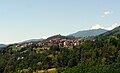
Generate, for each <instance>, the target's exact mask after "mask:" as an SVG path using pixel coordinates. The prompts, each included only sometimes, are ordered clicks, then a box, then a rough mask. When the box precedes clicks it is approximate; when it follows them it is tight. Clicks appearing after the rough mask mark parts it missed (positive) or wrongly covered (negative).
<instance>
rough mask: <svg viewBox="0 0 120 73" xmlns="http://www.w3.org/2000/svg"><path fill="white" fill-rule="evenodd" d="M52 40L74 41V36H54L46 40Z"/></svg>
mask: <svg viewBox="0 0 120 73" xmlns="http://www.w3.org/2000/svg"><path fill="white" fill-rule="evenodd" d="M54 38H61V39H75V37H74V36H63V35H60V34H58V35H54V36H51V37H48V38H47V39H46V40H50V39H54Z"/></svg>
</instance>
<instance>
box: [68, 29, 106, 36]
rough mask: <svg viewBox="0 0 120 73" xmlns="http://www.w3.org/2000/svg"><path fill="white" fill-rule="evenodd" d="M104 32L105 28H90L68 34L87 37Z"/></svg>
mask: <svg viewBox="0 0 120 73" xmlns="http://www.w3.org/2000/svg"><path fill="white" fill-rule="evenodd" d="M105 32H107V30H105V29H92V30H85V31H78V32H76V33H73V34H70V35H68V36H74V37H76V38H77V37H89V36H97V35H100V34H103V33H105Z"/></svg>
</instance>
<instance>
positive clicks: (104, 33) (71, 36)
mask: <svg viewBox="0 0 120 73" xmlns="http://www.w3.org/2000/svg"><path fill="white" fill-rule="evenodd" d="M119 31H120V27H116V28H115V29H113V30H111V31H108V30H106V29H91V30H84V31H78V32H76V33H73V34H69V35H68V36H63V35H60V34H59V35H53V36H51V37H48V38H47V39H43V38H41V39H29V40H26V41H23V42H19V43H29V42H39V41H43V40H49V39H51V38H67V39H74V38H84V37H91V36H98V35H100V36H109V35H116V34H118V33H120V32H119ZM16 43H18V42H16ZM11 44H13V43H11ZM5 46H6V45H4V44H0V48H1V47H5Z"/></svg>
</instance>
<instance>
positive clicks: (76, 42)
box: [16, 38, 82, 48]
mask: <svg viewBox="0 0 120 73" xmlns="http://www.w3.org/2000/svg"><path fill="white" fill-rule="evenodd" d="M81 43H82V42H81V40H80V39H76V40H69V39H61V38H53V39H50V40H46V41H41V42H30V43H24V44H16V47H21V48H24V47H29V46H31V45H34V46H36V47H42V46H48V47H50V46H53V45H59V46H62V47H65V46H77V45H80V44H81Z"/></svg>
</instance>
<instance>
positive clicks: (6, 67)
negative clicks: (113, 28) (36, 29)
mask: <svg viewBox="0 0 120 73" xmlns="http://www.w3.org/2000/svg"><path fill="white" fill-rule="evenodd" d="M25 45H26V44H25ZM0 73H120V36H118V35H117V34H116V35H114V36H113V35H112V36H104V37H100V38H99V39H94V40H85V41H81V43H80V44H79V45H66V46H64V45H60V44H54V45H52V46H48V45H40V46H38V45H36V43H34V44H31V43H30V45H29V46H25V47H23V46H17V45H9V46H7V47H6V48H2V49H0Z"/></svg>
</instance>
